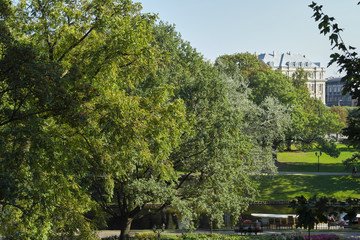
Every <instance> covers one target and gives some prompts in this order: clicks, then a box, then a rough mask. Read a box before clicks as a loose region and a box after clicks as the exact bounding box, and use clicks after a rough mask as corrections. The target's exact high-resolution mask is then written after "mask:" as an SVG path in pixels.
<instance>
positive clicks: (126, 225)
mask: <svg viewBox="0 0 360 240" xmlns="http://www.w3.org/2000/svg"><path fill="white" fill-rule="evenodd" d="M132 221H133V219H132V218H129V217H122V218H121V219H120V230H121V233H120V240H127V239H129V238H130V235H129V234H130V228H131V223H132Z"/></svg>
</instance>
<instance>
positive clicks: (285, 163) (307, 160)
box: [278, 144, 356, 172]
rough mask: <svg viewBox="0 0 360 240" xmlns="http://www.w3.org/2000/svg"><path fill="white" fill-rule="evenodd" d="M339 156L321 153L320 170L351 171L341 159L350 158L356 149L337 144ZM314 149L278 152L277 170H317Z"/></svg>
mask: <svg viewBox="0 0 360 240" xmlns="http://www.w3.org/2000/svg"><path fill="white" fill-rule="evenodd" d="M338 149H339V150H340V156H339V157H338V158H333V157H330V156H329V155H327V154H325V153H323V154H322V155H321V156H320V159H319V163H320V164H319V169H320V172H351V169H345V166H344V165H343V163H342V162H343V161H344V160H345V159H347V158H350V157H351V156H352V155H353V154H354V153H355V152H356V151H355V150H354V149H353V148H348V147H346V146H345V145H343V144H339V145H338ZM315 152H318V153H319V151H318V150H316V149H312V150H307V151H306V152H302V151H291V152H280V153H279V154H278V161H279V163H280V166H279V169H278V170H279V171H284V172H317V171H318V158H317V156H316V155H315Z"/></svg>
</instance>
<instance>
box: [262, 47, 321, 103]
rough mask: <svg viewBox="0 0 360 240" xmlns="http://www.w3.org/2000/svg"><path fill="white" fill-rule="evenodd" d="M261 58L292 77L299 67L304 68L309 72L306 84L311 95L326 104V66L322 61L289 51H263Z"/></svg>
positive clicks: (274, 68) (273, 67)
mask: <svg viewBox="0 0 360 240" xmlns="http://www.w3.org/2000/svg"><path fill="white" fill-rule="evenodd" d="M257 56H258V58H259V60H261V61H263V62H264V63H265V64H267V65H268V66H270V67H271V68H272V69H273V70H280V71H281V72H282V73H283V74H285V75H286V76H289V77H292V75H293V74H294V73H295V71H296V69H297V68H303V69H304V70H305V71H306V72H308V82H307V83H306V86H307V88H308V90H309V93H310V96H311V97H312V98H315V99H319V100H321V101H322V102H323V103H324V104H325V101H326V97H325V93H326V89H325V83H326V80H325V68H324V67H321V66H320V63H315V62H311V61H310V60H309V59H307V58H306V57H305V55H301V54H293V53H291V52H287V53H278V52H272V53H262V54H258V55H257Z"/></svg>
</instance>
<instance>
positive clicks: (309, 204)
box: [290, 195, 336, 239]
mask: <svg viewBox="0 0 360 240" xmlns="http://www.w3.org/2000/svg"><path fill="white" fill-rule="evenodd" d="M331 201H334V200H332V199H328V198H325V197H322V198H320V199H317V197H316V195H315V196H313V197H311V198H309V199H306V198H305V197H304V196H300V197H296V200H293V201H292V202H291V203H290V207H291V208H293V209H295V212H296V214H297V215H298V218H297V224H296V227H303V228H305V229H308V232H309V233H308V238H309V239H310V230H311V229H314V226H315V225H316V224H318V223H320V222H323V223H326V222H327V221H328V214H329V213H331V212H332V211H333V208H332V205H331ZM335 201H336V200H335Z"/></svg>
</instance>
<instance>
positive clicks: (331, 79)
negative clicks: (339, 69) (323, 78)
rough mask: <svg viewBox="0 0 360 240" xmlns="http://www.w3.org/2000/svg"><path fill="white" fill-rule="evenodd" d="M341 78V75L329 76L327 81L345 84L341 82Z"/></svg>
mask: <svg viewBox="0 0 360 240" xmlns="http://www.w3.org/2000/svg"><path fill="white" fill-rule="evenodd" d="M341 79H342V78H339V77H337V78H328V79H327V82H328V83H339V84H343V83H342V82H341Z"/></svg>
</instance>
